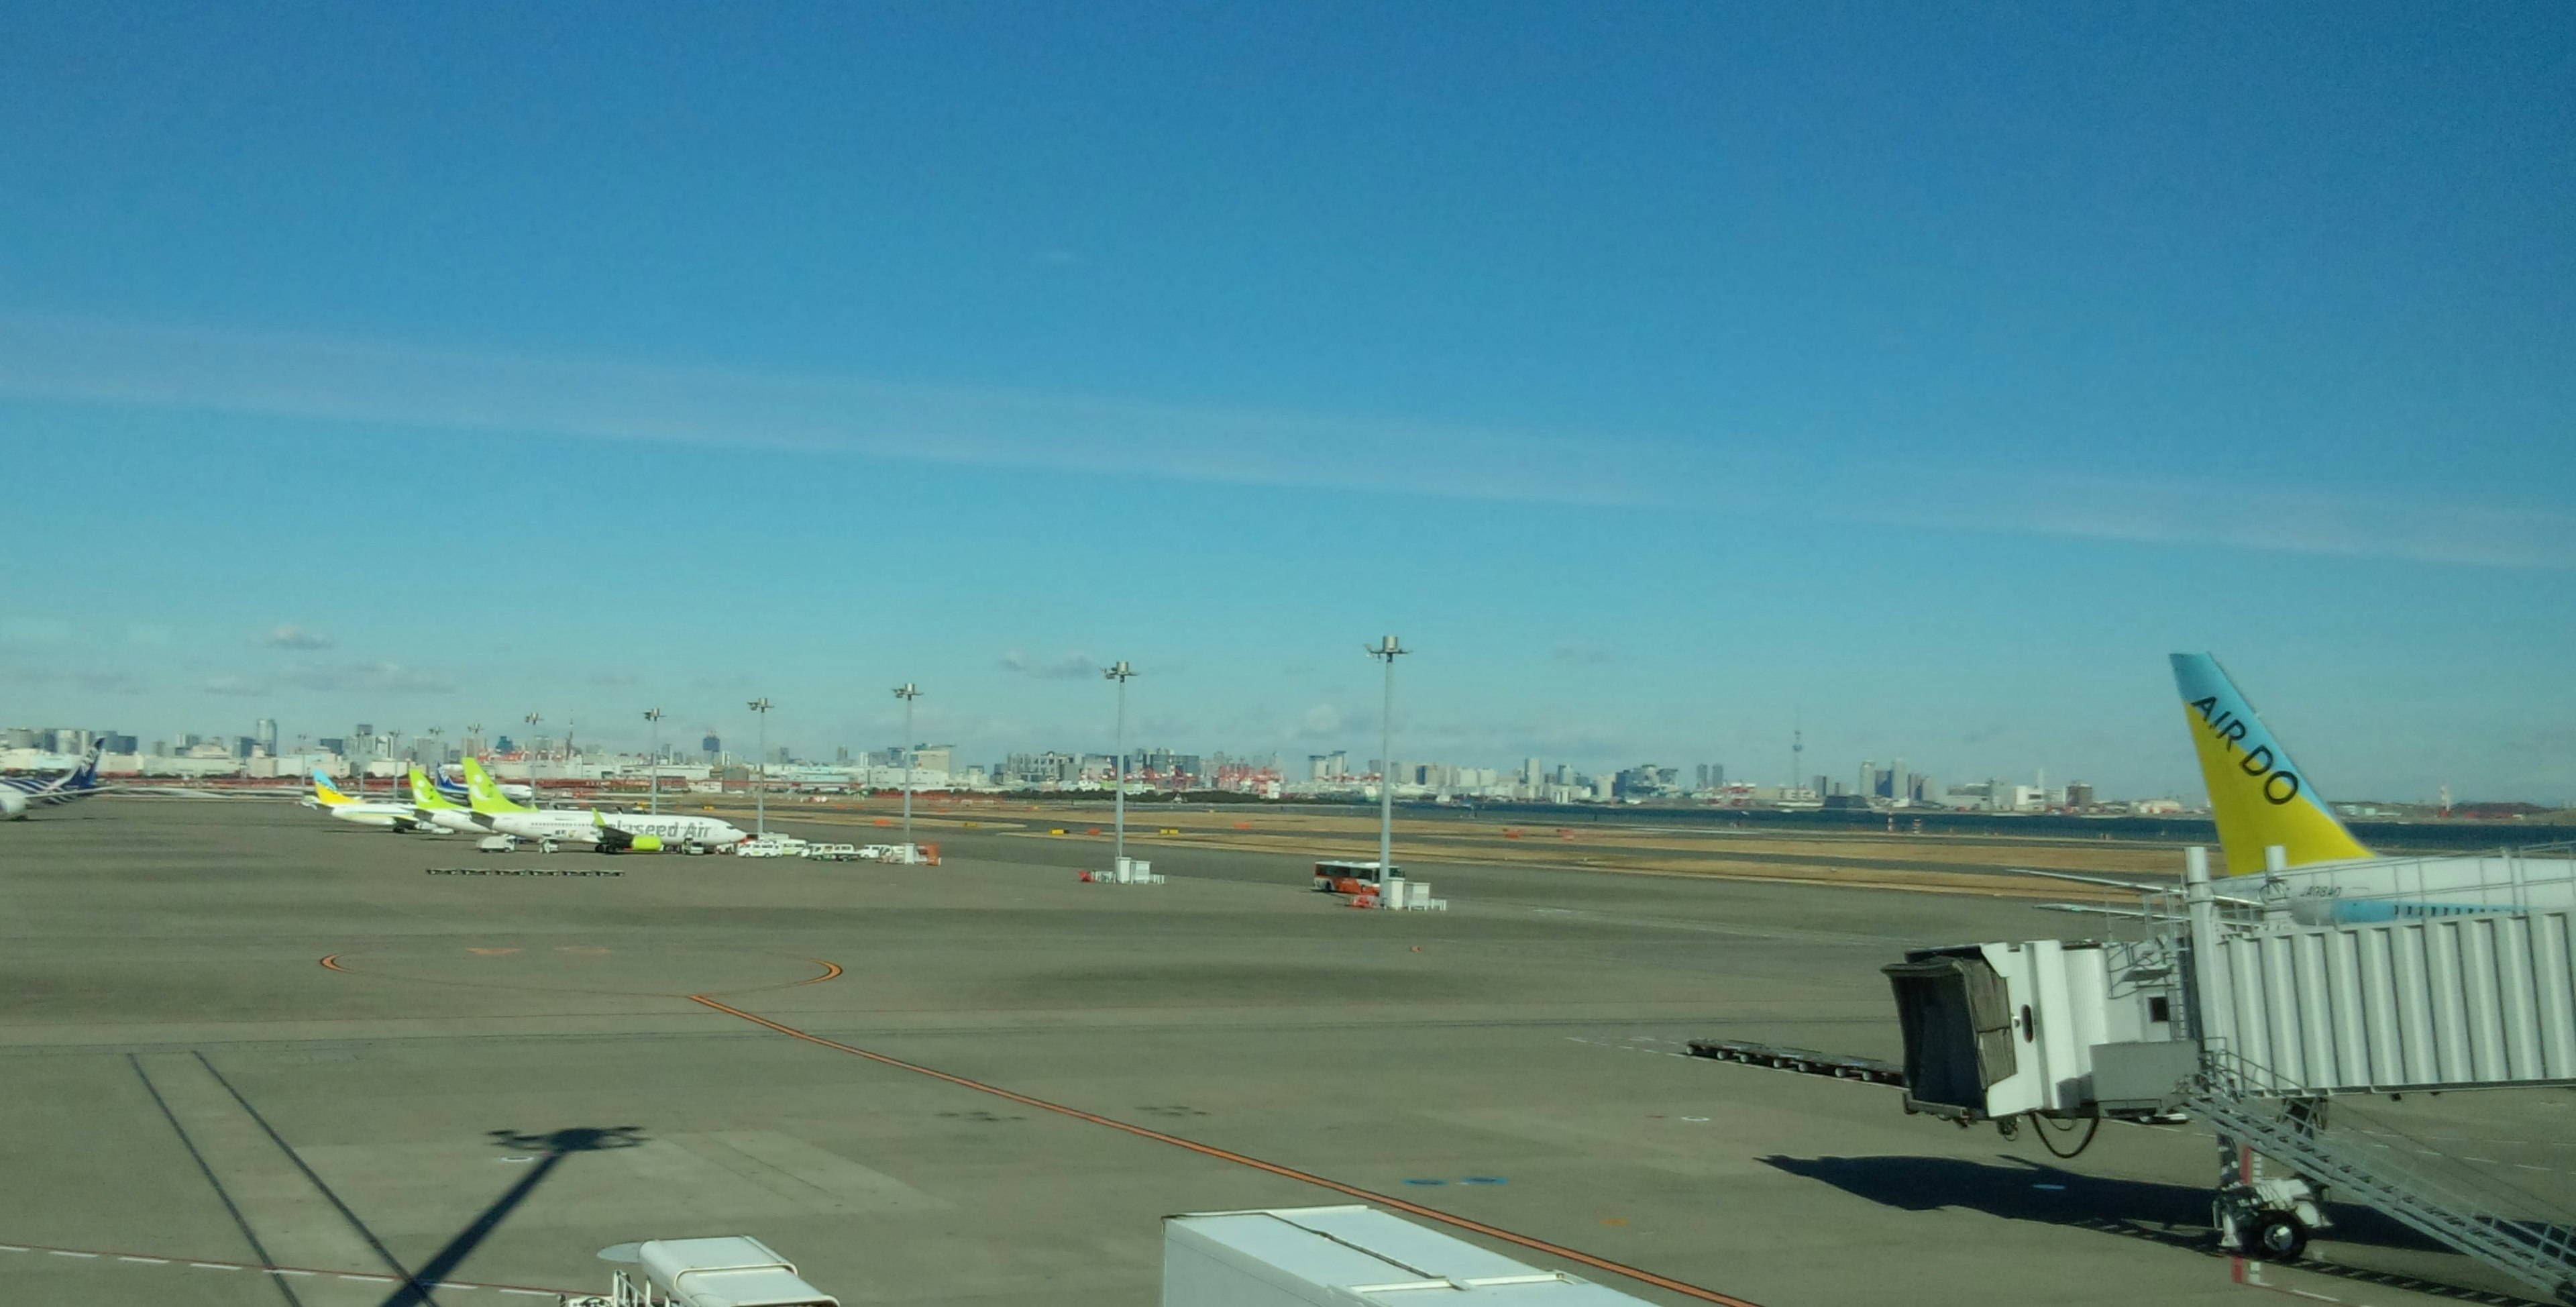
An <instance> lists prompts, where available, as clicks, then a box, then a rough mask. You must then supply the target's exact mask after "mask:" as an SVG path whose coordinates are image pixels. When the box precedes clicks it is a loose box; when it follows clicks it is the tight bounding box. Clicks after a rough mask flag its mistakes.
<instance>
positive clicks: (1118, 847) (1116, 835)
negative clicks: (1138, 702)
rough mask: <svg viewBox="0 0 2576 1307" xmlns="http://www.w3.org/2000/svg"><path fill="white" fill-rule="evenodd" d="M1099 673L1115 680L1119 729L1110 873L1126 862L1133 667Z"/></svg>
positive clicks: (1115, 666)
mask: <svg viewBox="0 0 2576 1307" xmlns="http://www.w3.org/2000/svg"><path fill="white" fill-rule="evenodd" d="M1100 674H1101V675H1102V676H1104V677H1107V678H1108V679H1110V680H1113V681H1116V682H1117V683H1118V730H1117V733H1116V734H1115V735H1114V736H1112V737H1111V738H1112V739H1113V740H1114V742H1115V748H1116V749H1117V751H1118V756H1117V758H1116V759H1115V760H1114V762H1113V764H1112V769H1113V772H1114V774H1115V776H1116V777H1117V787H1118V789H1117V798H1116V799H1115V800H1114V801H1113V807H1112V808H1111V814H1112V815H1111V820H1110V830H1111V831H1112V832H1113V834H1112V835H1111V837H1110V840H1111V849H1112V850H1113V851H1112V853H1111V854H1110V856H1111V857H1113V858H1116V859H1117V861H1115V862H1112V863H1110V864H1109V868H1110V873H1109V874H1111V875H1113V876H1116V875H1119V874H1121V873H1120V870H1119V869H1120V868H1122V867H1124V866H1126V864H1127V678H1128V677H1130V676H1134V675H1135V674H1136V669H1134V668H1132V667H1129V666H1128V665H1127V664H1125V663H1123V662H1122V663H1118V664H1116V665H1114V666H1110V667H1103V668H1101V669H1100Z"/></svg>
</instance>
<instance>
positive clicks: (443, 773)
mask: <svg viewBox="0 0 2576 1307" xmlns="http://www.w3.org/2000/svg"><path fill="white" fill-rule="evenodd" d="M429 779H430V782H431V783H432V784H434V785H436V786H437V787H438V792H439V793H440V794H443V795H445V796H447V801H448V802H449V803H453V804H455V805H456V806H458V807H460V808H466V807H471V806H472V805H473V803H474V796H473V794H472V793H470V792H469V791H467V789H466V788H465V772H464V770H463V769H462V768H457V767H456V766H455V764H453V763H446V764H441V765H440V766H439V768H438V770H436V771H434V772H431V773H430V777H429ZM492 784H493V785H494V786H496V787H497V788H499V790H500V791H501V796H502V797H503V798H507V799H516V800H518V801H519V802H521V803H533V802H535V801H536V798H537V791H536V789H535V787H533V786H527V785H513V784H511V783H509V782H508V781H503V780H495V781H493V782H492Z"/></svg>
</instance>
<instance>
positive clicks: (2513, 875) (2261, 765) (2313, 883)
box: [2027, 654, 2576, 926]
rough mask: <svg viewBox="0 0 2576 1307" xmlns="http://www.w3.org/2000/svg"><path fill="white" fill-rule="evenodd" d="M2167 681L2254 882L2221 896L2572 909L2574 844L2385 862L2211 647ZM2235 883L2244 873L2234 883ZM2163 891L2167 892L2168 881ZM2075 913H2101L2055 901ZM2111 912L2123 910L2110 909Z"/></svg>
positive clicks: (2430, 912)
mask: <svg viewBox="0 0 2576 1307" xmlns="http://www.w3.org/2000/svg"><path fill="white" fill-rule="evenodd" d="M2173 670H2174V685H2175V687H2176V688H2177V689H2178V690H2180V691H2181V693H2182V704H2183V717H2184V720H2185V721H2186V722H2188V723H2189V724H2190V728H2191V739H2192V747H2193V748H2194V749H2196V750H2197V751H2198V752H2199V755H2200V775H2201V780H2202V782H2203V783H2204V784H2206V785H2207V786H2208V787H2209V811H2210V817H2211V819H2212V820H2213V822H2214V823H2215V824H2216V825H2217V827H2218V843H2219V847H2220V849H2221V850H2223V851H2224V852H2225V853H2226V855H2227V872H2228V875H2229V876H2230V877H2231V878H2258V879H2259V880H2260V881H2261V888H2260V889H2259V890H2248V891H2243V892H2242V893H2241V894H2240V895H2230V894H2225V893H2222V894H2220V895H2218V898H2219V899H2220V901H2222V902H2225V903H2229V904H2232V905H2235V906H2237V907H2259V908H2263V909H2266V910H2277V911H2284V912H2287V913H2288V914H2289V915H2290V917H2291V919H2293V920H2295V921H2298V922H2300V923H2302V924H2305V925H2312V926H2320V925H2330V924H2344V923H2363V922H2374V921H2399V920H2413V919H2416V918H2433V917H2460V916H2473V915H2476V914H2479V913H2488V912H2518V911H2522V910H2525V909H2529V908H2535V907H2540V908H2558V907H2567V906H2576V905H2571V904H2570V903H2569V902H2567V901H2565V900H2567V899H2568V898H2569V893H2570V887H2571V886H2576V880H2571V879H2570V878H2569V877H2567V876H2566V875H2565V874H2564V864H2565V862H2566V861H2567V859H2568V857H2569V856H2570V855H2569V851H2568V850H2567V849H2565V848H2563V847H2561V848H2555V849H2550V850H2545V851H2537V856H2538V859H2539V860H2542V861H2543V862H2544V865H2543V866H2542V867H2541V868H2538V869H2537V870H2542V871H2554V872H2556V873H2557V874H2551V875H2541V876H2537V877H2533V876H2530V875H2528V874H2527V872H2528V871H2529V870H2533V869H2532V868H2529V866H2528V864H2529V863H2531V862H2532V861H2534V860H2535V857H2534V854H2532V853H2522V852H2514V851H2511V850H2506V851H2499V852H2496V853H2488V854H2477V855H2471V856H2467V857H2461V856H2457V855H2448V856H2443V855H2437V856H2432V857H2387V856H2383V855H2381V854H2379V853H2376V852H2373V851H2372V850H2371V849H2370V848H2369V847H2368V846H2367V845H2364V844H2363V843H2362V842H2361V841H2360V840H2358V839H2356V838H2354V837H2353V833H2352V831H2351V830H2350V829H2349V828H2347V827H2346V826H2345V825H2344V824H2343V819H2342V818H2340V817H2337V816H2336V815H2335V812H2334V809H2333V808H2331V807H2328V806H2327V804H2326V800H2325V796H2324V795H2322V794H2319V793H2318V792H2317V788H2316V785H2315V784H2314V782H2313V781H2312V780H2311V779H2310V778H2309V776H2308V773H2307V772H2306V771H2305V770H2303V769H2302V768H2301V767H2300V766H2299V765H2298V764H2297V763H2295V762H2292V761H2291V760H2290V751H2289V749H2288V748H2287V747H2285V746H2283V745H2282V743H2281V741H2280V739H2279V737H2277V736H2275V735H2273V734H2272V732H2271V729H2270V728H2268V727H2266V726H2265V725H2264V724H2263V719H2262V718H2261V717H2258V716H2256V715H2255V712H2254V706H2253V705H2252V704H2250V703H2247V702H2246V700H2245V696H2244V694H2243V693H2242V692H2241V691H2239V690H2238V689H2237V688H2236V682H2234V681H2233V680H2230V679H2229V678H2228V675H2227V672H2226V669H2224V668H2222V667H2220V666H2219V665H2218V660H2217V659H2215V658H2212V657H2210V656H2209V655H2208V654H2175V655H2173ZM2027 874H2030V875H2036V876H2046V877H2049V878H2051V879H2056V880H2071V881H2082V882H2085V883H2088V884H2098V885H2117V886H2122V887H2125V888H2131V889H2142V890H2148V889H2155V888H2158V887H2154V886H2145V885H2136V884H2132V883H2130V882H2127V881H2118V880H2111V879H2108V878H2104V877H2098V876H2081V875H2076V874H2074V873H2071V872H2050V871H2029V872H2027ZM2239 883H2242V880H2239ZM2163 888H2166V889H2168V890H2169V889H2170V887H2163ZM2053 906H2061V907H2065V908H2067V909H2069V910H2072V911H2101V909H2093V908H2085V907H2080V906H2077V905H2071V904H2069V905H2053ZM2112 914H2113V915H2118V916H2127V915H2131V914H2129V913H2126V912H2121V911H2118V910H2116V909H2115V910H2112Z"/></svg>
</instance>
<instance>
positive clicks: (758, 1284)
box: [593, 1235, 841, 1307]
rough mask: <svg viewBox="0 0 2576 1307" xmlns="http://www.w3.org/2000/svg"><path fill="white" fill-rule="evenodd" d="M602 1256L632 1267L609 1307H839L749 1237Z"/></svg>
mask: <svg viewBox="0 0 2576 1307" xmlns="http://www.w3.org/2000/svg"><path fill="white" fill-rule="evenodd" d="M599 1256H600V1260H602V1261H609V1262H624V1263H627V1264H629V1265H631V1266H633V1267H634V1270H633V1271H632V1272H628V1271H619V1272H617V1274H616V1276H615V1278H614V1281H613V1283H612V1284H611V1286H610V1295H611V1296H610V1298H609V1303H610V1305H611V1307H841V1300H840V1299H838V1298H835V1297H833V1296H831V1295H830V1294H827V1293H825V1292H823V1291H822V1290H820V1289H817V1288H815V1287H814V1286H813V1285H810V1284H807V1283H806V1282H805V1281H804V1280H803V1279H802V1278H801V1277H799V1276H798V1275H797V1274H796V1266H795V1264H794V1263H792V1262H790V1261H788V1260H787V1259H786V1258H784V1257H781V1256H779V1255H778V1253H777V1250H775V1249H773V1248H771V1247H770V1246H769V1245H767V1244H765V1243H762V1242H761V1241H759V1240H758V1239H754V1238H752V1237H750V1236H749V1235H726V1236H723V1237H720V1238H713V1239H648V1240H646V1241H644V1242H643V1243H627V1244H619V1245H617V1246H616V1247H614V1248H606V1249H602V1250H601V1251H600V1254H599ZM593 1301H597V1300H595V1299H594V1300H593Z"/></svg>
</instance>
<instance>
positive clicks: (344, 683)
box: [283, 662, 457, 694]
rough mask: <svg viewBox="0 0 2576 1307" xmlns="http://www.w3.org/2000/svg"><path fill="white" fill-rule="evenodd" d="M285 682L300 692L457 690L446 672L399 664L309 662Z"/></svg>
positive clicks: (287, 677)
mask: <svg viewBox="0 0 2576 1307" xmlns="http://www.w3.org/2000/svg"><path fill="white" fill-rule="evenodd" d="M283 679H284V680H285V681H286V683H288V684H290V685H294V686H296V687H298V688H300V689H306V690H323V691H334V692H345V693H355V694H448V693H452V692H453V691H455V689H456V688H457V682H456V679H455V678H454V677H451V676H449V675H447V674H446V673H444V672H438V671H432V670H429V669H426V668H420V667H411V666H407V665H405V664H402V663H397V662H346V663H307V664H305V665H303V666H300V667H296V668H293V669H290V670H289V671H288V672H287V673H286V674H285V676H284V677H283Z"/></svg>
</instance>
